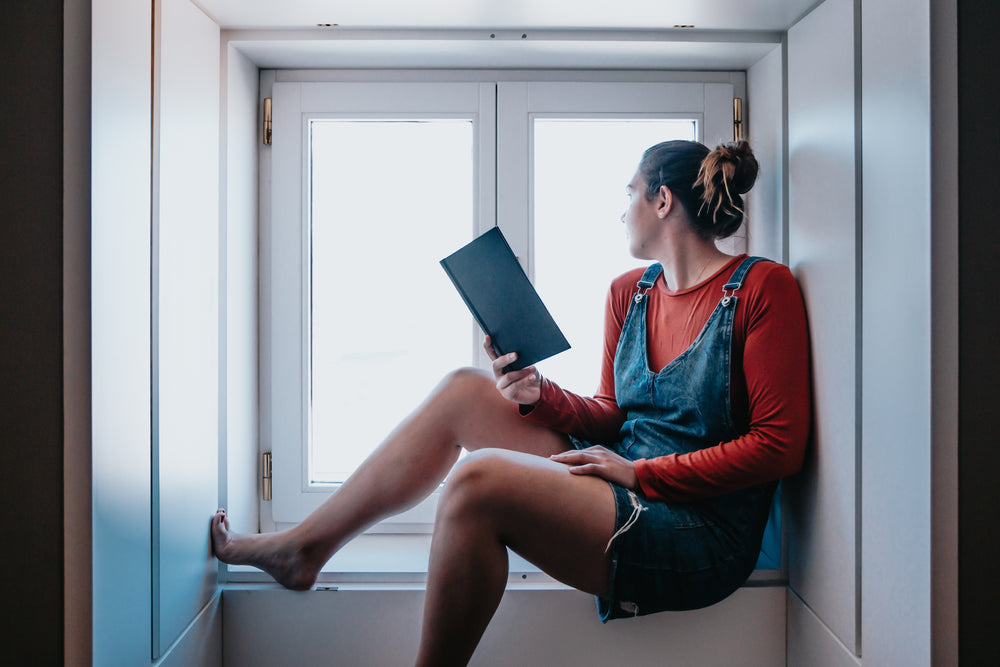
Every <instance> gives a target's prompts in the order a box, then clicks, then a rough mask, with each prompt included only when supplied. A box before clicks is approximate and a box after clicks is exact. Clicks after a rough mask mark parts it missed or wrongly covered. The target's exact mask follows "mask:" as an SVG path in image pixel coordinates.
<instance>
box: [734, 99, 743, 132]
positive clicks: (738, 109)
mask: <svg viewBox="0 0 1000 667" xmlns="http://www.w3.org/2000/svg"><path fill="white" fill-rule="evenodd" d="M742 138H743V99H742V98H739V97H734V98H733V141H739V140H740V139H742Z"/></svg>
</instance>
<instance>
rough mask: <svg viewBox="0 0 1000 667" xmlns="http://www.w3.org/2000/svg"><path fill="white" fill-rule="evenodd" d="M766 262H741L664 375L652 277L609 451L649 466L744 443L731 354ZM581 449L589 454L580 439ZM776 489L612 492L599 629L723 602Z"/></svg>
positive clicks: (622, 378) (655, 269)
mask: <svg viewBox="0 0 1000 667" xmlns="http://www.w3.org/2000/svg"><path fill="white" fill-rule="evenodd" d="M761 259H762V258H760V257H748V258H746V259H744V260H743V262H741V263H740V265H739V266H738V267H737V268H736V270H735V272H734V273H733V275H732V276H731V277H730V279H729V282H727V283H726V285H725V287H724V288H723V293H722V294H720V295H719V296H720V299H719V303H718V305H716V307H715V310H714V311H712V314H711V315H710V316H709V318H708V321H707V322H706V323H705V326H704V328H703V329H702V330H701V333H700V334H698V337H697V338H696V339H695V341H694V342H693V343H692V344H691V346H690V347H689V348H688V349H687V350H685V351H684V352H682V353H681V354H680V355H679V356H678V357H677V358H676V359H674V360H673V361H671V362H670V363H669V364H668V365H667V366H666V367H665V368H663V369H662V370H661V371H660V372H659V373H654V372H652V371H651V370H650V369H649V360H648V358H647V355H646V350H647V349H648V346H647V344H646V336H647V335H648V334H647V327H646V302H647V299H646V297H645V295H646V292H647V291H648V290H649V289H650V288H651V287H652V286H653V284H654V283H655V281H656V279H657V278H658V277H659V275H660V273H661V272H662V267H661V266H660V265H659V264H654V265H652V266H650V267H649V268H648V269H646V272H645V273H644V274H643V276H642V279H641V280H640V281H639V283H638V285H637V287H638V291H637V293H636V295H635V297H634V298H633V300H632V303H631V304H630V306H629V310H628V314H627V315H626V317H625V324H624V326H623V327H622V333H621V337H620V338H619V340H618V350H617V352H616V354H615V396H616V397H617V400H618V405H619V406H621V408H622V409H623V411H624V412H625V413H626V420H625V423H624V424H623V425H622V427H621V430H620V431H619V435H618V442H617V443H616V444H615V445H612V446H611V449H612V450H614V451H616V452H618V453H619V454H621V455H622V456H625V457H626V458H629V459H632V460H636V459H643V458H646V459H651V458H654V457H657V456H666V455H668V454H675V453H676V454H684V453H687V452H691V451H695V450H698V449H703V448H705V447H711V446H714V445H717V444H719V443H720V442H724V441H729V440H733V439H735V438H737V437H739V436H740V435H741V433H739V432H738V431H737V430H736V426H735V425H734V424H733V419H732V415H731V414H730V405H729V383H730V359H731V354H730V345H731V340H732V330H733V316H734V314H735V311H736V309H737V308H738V307H739V302H740V299H739V297H738V296H737V293H738V291H739V289H740V287H741V286H742V284H743V280H744V278H745V276H746V274H747V272H748V271H749V270H750V267H752V266H753V265H754V264H755V263H756V262H758V261H761ZM574 444H576V445H577V446H578V447H586V446H589V443H585V442H582V441H579V440H576V441H575V443H574ZM775 486H776V483H771V484H765V485H761V486H756V487H751V488H749V489H744V490H742V491H737V492H734V493H730V494H727V495H724V496H720V497H716V498H710V499H708V500H704V501H699V502H695V503H664V502H657V501H650V500H646V499H645V498H643V497H641V496H639V495H638V494H636V493H633V492H632V491H629V490H627V489H624V488H622V487H620V486H616V485H614V484H612V485H611V487H612V489H613V490H614V494H615V503H616V505H617V520H616V523H615V528H616V532H615V534H614V536H613V537H612V538H611V541H610V542H609V543H608V546H609V549H610V550H611V554H612V566H611V588H610V590H611V591H613V598H611V599H608V598H598V600H597V606H598V611H599V613H600V616H601V620H602V621H606V620H608V619H609V618H616V617H620V616H633V615H641V614H648V613H652V612H656V611H664V610H683V609H697V608H699V607H705V606H708V605H710V604H714V603H716V602H718V601H719V600H722V599H723V598H725V597H726V596H728V595H729V594H730V593H732V592H733V591H734V590H736V588H738V587H739V586H740V585H741V584H742V583H743V582H744V581H746V578H747V577H748V576H749V575H750V573H751V572H752V571H753V568H754V565H755V564H756V561H757V555H758V552H759V551H760V545H761V538H762V535H763V531H764V526H765V524H766V523H767V517H768V512H769V510H770V504H771V496H772V494H773V492H774V489H775Z"/></svg>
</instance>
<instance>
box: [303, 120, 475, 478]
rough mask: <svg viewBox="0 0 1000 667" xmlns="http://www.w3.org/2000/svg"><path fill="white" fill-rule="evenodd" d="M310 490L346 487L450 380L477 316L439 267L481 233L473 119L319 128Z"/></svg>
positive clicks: (313, 131) (313, 193) (464, 356)
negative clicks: (476, 215) (476, 217)
mask: <svg viewBox="0 0 1000 667" xmlns="http://www.w3.org/2000/svg"><path fill="white" fill-rule="evenodd" d="M308 150H309V151H310V156H311V157H310V161H309V164H310V166H311V170H310V171H311V173H310V189H309V193H310V196H309V207H310V233H311V253H312V256H311V260H312V265H311V288H312V289H311V293H310V301H311V312H310V317H311V322H310V325H311V326H310V345H311V358H312V365H311V377H310V386H311V405H310V428H311V438H310V443H311V446H310V448H309V452H310V457H309V480H310V482H311V483H314V484H330V483H338V482H342V481H344V480H345V479H346V478H347V476H348V475H350V473H351V472H352V471H353V470H354V469H355V468H356V467H357V466H358V464H359V463H361V461H362V460H364V458H365V457H366V456H367V455H368V454H370V453H371V451H372V449H373V448H374V447H375V446H376V445H378V443H379V442H381V440H382V439H383V438H385V436H386V435H388V434H389V431H390V429H391V428H392V427H394V426H395V425H396V424H398V423H399V422H400V421H401V420H402V419H403V418H404V417H405V416H406V415H407V414H408V413H409V412H410V411H411V410H412V409H413V408H414V407H416V405H417V403H418V402H419V401H420V400H422V399H423V397H425V396H426V395H427V394H428V392H430V390H431V389H432V388H433V387H434V385H435V384H436V383H437V382H438V381H439V380H440V379H441V377H442V376H443V375H444V374H445V373H446V372H447V371H448V370H450V369H453V368H455V367H458V366H463V365H469V364H470V363H472V358H473V343H472V336H471V335H470V333H471V331H472V329H471V326H472V325H471V317H470V316H469V314H468V311H467V310H466V309H465V306H464V305H463V304H462V301H461V299H460V298H459V297H458V295H457V294H456V293H455V290H454V288H453V287H452V286H451V284H450V283H449V282H448V278H447V276H446V274H445V273H444V271H443V270H441V268H440V266H439V265H438V260H439V259H441V258H442V257H445V256H446V255H448V254H450V253H451V252H453V251H454V250H455V249H456V248H458V247H459V246H461V245H463V244H464V243H467V242H468V241H469V240H470V239H471V238H472V232H473V202H474V192H473V176H474V173H475V169H474V164H473V156H474V151H473V124H472V121H470V120H467V119H461V120H459V119H419V120H398V119H393V120H371V119H363V120H344V119H316V120H313V121H311V122H310V125H309V149H308Z"/></svg>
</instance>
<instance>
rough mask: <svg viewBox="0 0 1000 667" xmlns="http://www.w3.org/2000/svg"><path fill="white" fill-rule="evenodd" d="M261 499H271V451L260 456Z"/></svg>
mask: <svg viewBox="0 0 1000 667" xmlns="http://www.w3.org/2000/svg"><path fill="white" fill-rule="evenodd" d="M261 459H262V460H261V496H260V497H261V500H270V499H271V452H264V454H263V455H262V456H261Z"/></svg>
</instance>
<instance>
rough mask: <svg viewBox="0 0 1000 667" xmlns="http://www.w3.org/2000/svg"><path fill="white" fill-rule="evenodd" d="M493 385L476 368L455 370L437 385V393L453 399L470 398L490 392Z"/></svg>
mask: <svg viewBox="0 0 1000 667" xmlns="http://www.w3.org/2000/svg"><path fill="white" fill-rule="evenodd" d="M494 388H495V384H494V382H493V380H492V378H491V377H490V376H489V375H487V374H486V372H485V371H483V370H480V369H478V368H472V367H465V368H456V369H455V370H453V371H451V372H450V373H448V374H447V375H445V376H444V378H443V379H442V380H441V382H440V383H439V384H438V389H437V391H438V393H440V394H447V395H451V396H455V397H472V396H477V395H481V394H482V393H483V392H485V391H488V390H492V389H494Z"/></svg>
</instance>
